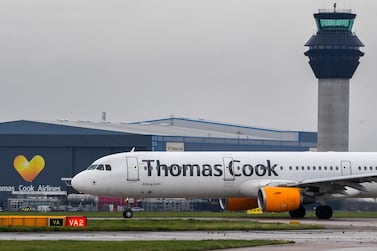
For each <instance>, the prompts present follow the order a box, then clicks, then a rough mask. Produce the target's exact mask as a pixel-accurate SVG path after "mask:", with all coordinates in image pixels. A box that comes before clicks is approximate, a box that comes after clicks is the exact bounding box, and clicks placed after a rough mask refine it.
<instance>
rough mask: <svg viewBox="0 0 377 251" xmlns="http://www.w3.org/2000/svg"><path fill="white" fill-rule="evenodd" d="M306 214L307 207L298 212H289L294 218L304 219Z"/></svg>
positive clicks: (299, 209)
mask: <svg viewBox="0 0 377 251" xmlns="http://www.w3.org/2000/svg"><path fill="white" fill-rule="evenodd" d="M305 214H306V209H305V207H303V206H301V207H299V208H298V209H296V210H292V211H289V215H290V216H291V217H292V218H304V217H305Z"/></svg>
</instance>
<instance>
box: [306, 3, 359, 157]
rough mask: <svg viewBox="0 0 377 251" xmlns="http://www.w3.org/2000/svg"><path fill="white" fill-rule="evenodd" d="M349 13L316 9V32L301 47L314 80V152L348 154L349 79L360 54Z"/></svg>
mask: <svg viewBox="0 0 377 251" xmlns="http://www.w3.org/2000/svg"><path fill="white" fill-rule="evenodd" d="M355 17H356V14H353V13H351V10H337V9H336V5H334V9H333V10H319V12H318V13H316V14H314V18H315V21H316V24H317V28H318V31H317V33H316V34H315V35H313V36H312V37H311V38H310V39H309V41H308V42H307V43H306V44H305V46H308V47H309V50H308V51H306V52H305V56H307V57H309V64H310V66H311V68H312V70H313V72H314V75H315V76H316V78H317V79H318V151H321V152H324V151H339V152H341V151H342V152H344V151H348V131H349V80H350V79H351V78H352V76H353V74H354V73H355V71H356V69H357V66H358V65H359V59H360V57H362V56H363V55H364V53H363V52H361V51H360V50H359V48H360V47H363V46H364V45H363V43H362V42H361V41H360V40H359V38H358V37H357V36H356V35H355V34H354V33H353V32H352V26H353V23H354V20H355Z"/></svg>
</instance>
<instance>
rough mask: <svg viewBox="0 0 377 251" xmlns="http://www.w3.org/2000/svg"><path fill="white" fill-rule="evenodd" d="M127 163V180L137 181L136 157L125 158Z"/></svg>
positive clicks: (137, 167) (137, 164)
mask: <svg viewBox="0 0 377 251" xmlns="http://www.w3.org/2000/svg"><path fill="white" fill-rule="evenodd" d="M126 162H127V180H128V181H138V180H139V163H138V160H137V157H126Z"/></svg>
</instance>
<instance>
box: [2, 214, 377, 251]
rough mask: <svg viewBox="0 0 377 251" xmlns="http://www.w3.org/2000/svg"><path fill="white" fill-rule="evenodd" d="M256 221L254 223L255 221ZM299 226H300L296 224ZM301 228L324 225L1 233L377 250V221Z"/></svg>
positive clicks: (338, 250) (31, 236)
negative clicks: (268, 228) (269, 241)
mask: <svg viewBox="0 0 377 251" xmlns="http://www.w3.org/2000/svg"><path fill="white" fill-rule="evenodd" d="M254 220H255V219H254ZM257 221H261V222H277V221H278V222H282V223H290V222H291V220H289V219H282V220H280V219H257ZM295 223H297V222H295ZM299 223H300V224H323V225H325V226H326V229H323V230H303V231H213V232H203V231H195V232H192V231H188V232H45V233H25V232H23V233H0V240H81V241H98V240H102V241H130V240H206V239H214V240H217V239H244V240H254V239H273V240H289V241H294V242H295V243H294V244H288V245H280V246H266V247H256V248H242V249H234V250H237V251H245V250H261V251H269V250H274V251H280V250H290V251H296V250H303V251H314V250H315V251H319V250H331V251H354V250H363V251H370V250H377V219H371V218H368V219H333V220H328V221H320V220H301V221H299Z"/></svg>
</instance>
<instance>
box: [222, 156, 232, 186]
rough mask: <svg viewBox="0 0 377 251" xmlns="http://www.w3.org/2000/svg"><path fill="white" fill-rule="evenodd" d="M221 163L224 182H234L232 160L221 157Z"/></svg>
mask: <svg viewBox="0 0 377 251" xmlns="http://www.w3.org/2000/svg"><path fill="white" fill-rule="evenodd" d="M223 163H224V181H233V180H234V172H233V158H232V157H223Z"/></svg>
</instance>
